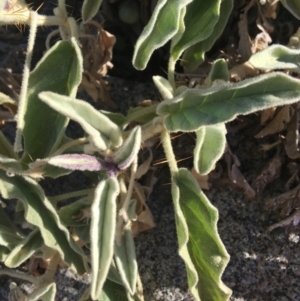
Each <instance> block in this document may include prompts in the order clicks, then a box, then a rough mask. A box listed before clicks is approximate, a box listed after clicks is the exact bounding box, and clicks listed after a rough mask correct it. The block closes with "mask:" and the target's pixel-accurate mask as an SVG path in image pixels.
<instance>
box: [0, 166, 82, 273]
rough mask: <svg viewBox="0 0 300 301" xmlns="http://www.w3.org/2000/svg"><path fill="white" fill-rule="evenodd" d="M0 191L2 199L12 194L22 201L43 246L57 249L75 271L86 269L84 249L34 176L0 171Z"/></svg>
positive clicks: (27, 217) (27, 216) (28, 218)
mask: <svg viewBox="0 0 300 301" xmlns="http://www.w3.org/2000/svg"><path fill="white" fill-rule="evenodd" d="M0 192H1V194H2V196H3V197H4V198H5V199H13V198H16V199H18V200H20V201H21V202H22V205H23V207H24V209H25V218H26V220H27V221H28V222H29V223H30V224H32V225H34V226H36V227H38V228H39V230H40V232H41V235H42V237H43V240H44V243H45V245H46V246H48V247H50V248H52V249H55V250H57V251H58V252H59V254H60V256H61V258H62V259H63V260H64V261H65V262H66V263H67V264H68V265H70V267H71V268H73V269H74V270H75V271H76V272H77V273H78V274H83V273H85V272H86V271H88V267H87V262H86V257H85V254H84V252H83V251H82V250H81V248H80V247H79V246H78V245H77V244H76V242H75V241H74V240H73V238H72V237H71V236H70V233H69V231H68V229H67V228H66V227H65V226H63V225H62V223H61V221H60V220H59V216H58V215H57V213H56V210H55V209H54V207H53V206H52V204H51V203H50V201H49V200H48V199H47V198H46V196H45V194H44V192H43V190H42V188H41V187H40V186H39V185H38V184H37V183H36V182H35V181H34V180H32V179H31V178H29V177H24V176H23V177H20V176H14V177H7V176H6V175H5V173H4V172H3V171H0Z"/></svg>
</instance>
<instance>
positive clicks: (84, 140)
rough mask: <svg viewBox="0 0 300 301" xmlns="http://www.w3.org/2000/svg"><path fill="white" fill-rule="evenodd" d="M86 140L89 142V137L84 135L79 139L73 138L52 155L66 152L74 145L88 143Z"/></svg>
mask: <svg viewBox="0 0 300 301" xmlns="http://www.w3.org/2000/svg"><path fill="white" fill-rule="evenodd" d="M86 142H89V139H88V138H86V137H84V138H78V139H75V140H71V141H69V142H67V143H65V144H63V145H62V146H61V147H60V148H59V149H57V150H56V151H55V152H54V153H53V154H52V157H54V156H58V155H61V154H62V153H64V152H65V151H66V150H67V149H68V148H70V147H72V146H75V145H78V144H83V143H86Z"/></svg>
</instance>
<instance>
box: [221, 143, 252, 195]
mask: <svg viewBox="0 0 300 301" xmlns="http://www.w3.org/2000/svg"><path fill="white" fill-rule="evenodd" d="M224 159H225V161H226V164H227V171H228V176H229V178H230V180H231V181H232V182H233V183H234V184H235V185H237V186H238V187H240V188H242V189H243V190H244V191H245V194H246V196H247V197H249V198H253V197H254V196H255V191H254V190H253V188H252V187H251V186H250V185H249V183H248V182H247V181H246V179H245V177H244V176H243V174H242V173H241V172H240V170H239V166H240V161H239V159H238V158H237V156H236V155H234V154H233V153H232V152H231V150H230V148H229V146H227V148H226V152H225V154H224Z"/></svg>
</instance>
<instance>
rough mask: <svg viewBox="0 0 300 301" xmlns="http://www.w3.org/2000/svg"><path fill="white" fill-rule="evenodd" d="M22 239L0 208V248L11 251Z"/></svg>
mask: <svg viewBox="0 0 300 301" xmlns="http://www.w3.org/2000/svg"><path fill="white" fill-rule="evenodd" d="M23 238H24V235H23V234H22V233H21V232H20V231H19V229H18V228H17V227H16V226H15V225H14V224H13V222H12V219H11V218H9V217H8V216H7V214H6V213H5V212H4V210H3V209H2V207H1V206H0V246H3V247H6V248H8V249H10V250H12V249H13V248H14V247H15V246H16V245H17V244H19V242H20V241H21V240H22V239H23Z"/></svg>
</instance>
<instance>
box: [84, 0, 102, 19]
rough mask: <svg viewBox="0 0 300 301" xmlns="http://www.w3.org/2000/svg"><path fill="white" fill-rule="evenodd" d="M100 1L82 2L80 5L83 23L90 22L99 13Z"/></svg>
mask: <svg viewBox="0 0 300 301" xmlns="http://www.w3.org/2000/svg"><path fill="white" fill-rule="evenodd" d="M101 3H102V0H84V2H83V5H82V12H81V14H82V20H83V22H84V23H86V22H88V21H89V20H91V19H92V18H93V17H94V16H95V15H96V14H97V12H98V11H99V8H100V5H101Z"/></svg>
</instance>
